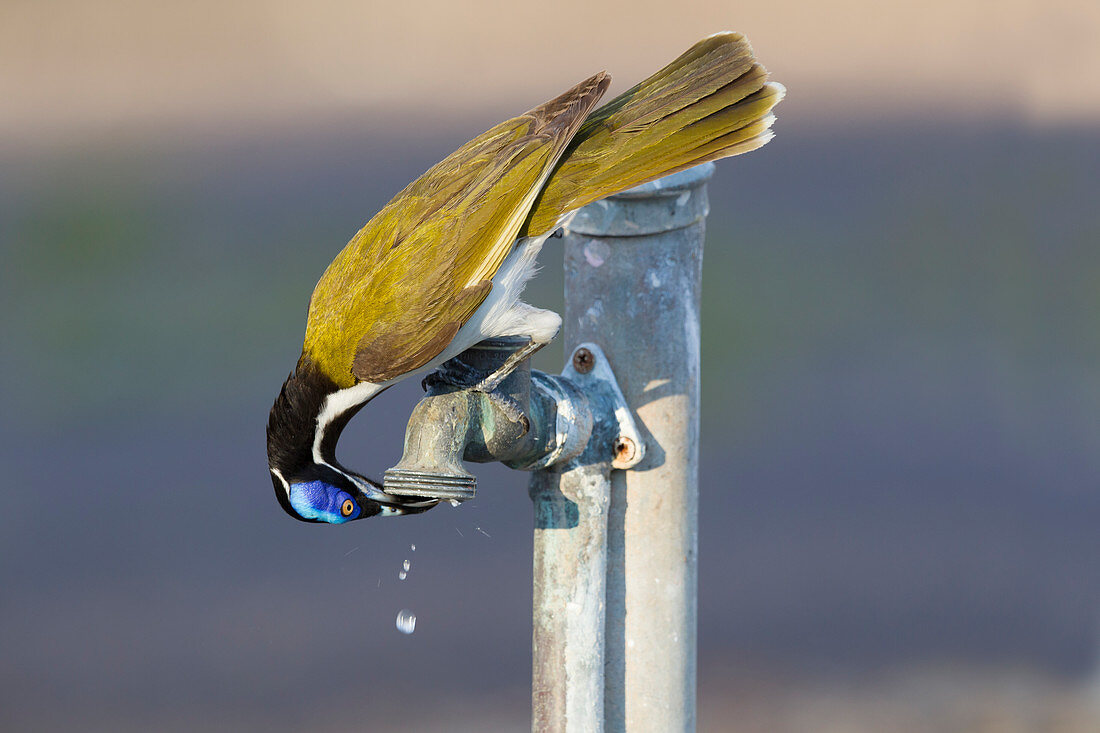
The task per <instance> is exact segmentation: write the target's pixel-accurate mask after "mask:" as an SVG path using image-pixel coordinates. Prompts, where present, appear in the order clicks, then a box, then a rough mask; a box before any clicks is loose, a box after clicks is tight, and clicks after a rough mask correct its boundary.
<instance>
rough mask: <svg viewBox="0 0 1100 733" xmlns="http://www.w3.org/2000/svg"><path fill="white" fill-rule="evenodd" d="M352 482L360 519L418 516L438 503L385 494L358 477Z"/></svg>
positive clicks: (377, 486) (368, 481) (380, 489)
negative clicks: (406, 515)
mask: <svg viewBox="0 0 1100 733" xmlns="http://www.w3.org/2000/svg"><path fill="white" fill-rule="evenodd" d="M352 481H353V482H354V483H355V485H356V486H358V487H359V496H358V498H357V501H358V502H359V509H360V514H359V516H360V517H364V518H365V517H373V516H382V517H394V516H397V515H399V514H419V513H420V512H426V511H428V510H429V509H431V508H432V507H433V506H435V505H436V504H438V503H439V499H418V498H414V497H411V496H409V497H405V496H396V495H394V494H387V493H386V492H385V491H383V490H382V487H381V486H379V485H378V484H376V483H374V482H373V481H370V480H368V479H363V478H361V477H358V476H356V477H355V478H353V479H352ZM379 508H380V509H379Z"/></svg>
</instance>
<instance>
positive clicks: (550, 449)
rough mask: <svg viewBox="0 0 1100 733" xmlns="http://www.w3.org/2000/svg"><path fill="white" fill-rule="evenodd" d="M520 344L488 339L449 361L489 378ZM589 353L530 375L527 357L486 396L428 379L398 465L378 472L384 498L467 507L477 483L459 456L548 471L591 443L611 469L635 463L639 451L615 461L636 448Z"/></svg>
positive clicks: (617, 396)
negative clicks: (557, 370) (562, 367)
mask: <svg viewBox="0 0 1100 733" xmlns="http://www.w3.org/2000/svg"><path fill="white" fill-rule="evenodd" d="M527 343H528V340H527V339H525V338H501V339H491V340H488V341H483V342H481V343H480V344H478V345H477V346H475V347H474V348H472V349H469V350H467V351H465V352H464V353H462V354H460V355H459V356H457V357H455V359H456V360H458V361H461V362H462V365H461V366H462V368H463V369H467V370H468V369H473V370H476V371H477V372H482V373H485V372H492V371H493V370H494V369H496V368H497V367H498V366H500V365H501V364H503V363H504V361H505V360H506V359H507V358H508V357H509V356H510V355H511V354H513V353H514V352H516V351H518V350H519V349H520V348H522V347H523V346H524V345H526V344H527ZM592 349H595V350H596V351H597V352H598V351H599V350H598V347H595V346H594V345H586V347H579V348H578V349H577V350H576V351H575V352H574V357H575V358H572V359H571V360H570V364H569V365H568V366H567V367H566V371H565V373H564V374H562V375H551V374H545V373H543V372H539V371H533V370H532V369H531V362H530V360H526V361H524V362H522V363H521V364H520V365H519V366H518V367H517V368H516V369H515V370H514V371H513V372H512V373H511V374H509V375H508V376H507V377H506V378H505V379H504V380H503V381H502V382H501V383H500V384H499V385H498V386H497V387H496V388H494V389H493V390H491V391H489V392H478V391H475V390H473V389H467V388H461V387H458V386H455V385H450V384H445V383H441V382H439V381H435V382H431V383H430V386H429V387H428V393H427V394H426V395H425V396H424V398H423V399H421V400H420V402H419V403H417V405H416V407H415V408H414V409H413V413H412V416H411V417H410V418H409V424H408V428H407V430H406V432H405V449H404V453H403V455H402V457H401V461H400V462H399V463H398V464H397V465H396V466H394V467H393V468H391V469H390V470H388V471H386V473H385V477H384V482H385V490H386V492H388V493H391V494H396V495H399V496H418V497H425V498H435V499H441V500H446V501H452V502H460V501H467V500H469V499H472V498H473V497H474V495H475V492H476V486H477V479H476V478H475V477H474V476H473V475H472V474H471V473H470V472H469V471H467V470H466V469H465V468H464V467H463V465H462V461H463V460H466V461H472V462H475V463H489V462H492V461H500V462H501V463H504V464H505V465H506V466H509V467H510V468H515V469H519V470H524V471H537V470H542V469H553V468H554V467H561V466H565V465H566V464H568V463H569V462H570V461H573V460H574V459H576V458H577V457H578V456H580V455H581V454H582V453H583V452H584V451H585V449H586V447H589V446H590V442H591V441H593V440H595V441H596V445H594V446H593V447H597V449H599V450H601V452H603V453H606V459H607V462H608V463H609V464H610V463H611V462H612V461H613V460H616V457H618V462H622V463H623V464H624V465H618V464H616V465H615V467H616V468H628V467H629V465H633V464H634V463H636V462H637V461H638V460H641V456H640V455H637V456H635V455H631V456H628V457H627V458H628V459H631V460H627V461H622V460H621V459H622V458H623V455H622V453H623V451H622V446H623V445H624V444H629V445H633V446H640V445H641V443H640V441H639V440H638V437H637V430H636V428H635V426H634V423H633V418H632V417H631V416H630V411H629V410H627V409H626V404H625V401H624V400H623V398H622V393H621V392H620V391H619V388H618V385H616V384H615V383H614V376H613V375H612V374H611V370H610V368H609V367H608V366H607V364H606V360H605V359H603V358H602V354H600V356H599V358H597V357H596V356H595V355H594V353H593V351H592ZM578 354H579V355H581V356H582V357H583V358H577V355H578ZM601 362H602V365H601ZM598 366H602V369H599V368H594V367H598ZM624 418H625V420H624ZM594 428H595V430H594ZM604 448H606V450H604ZM634 452H635V453H637V452H639V451H637V450H635V451H634ZM626 463H629V465H626Z"/></svg>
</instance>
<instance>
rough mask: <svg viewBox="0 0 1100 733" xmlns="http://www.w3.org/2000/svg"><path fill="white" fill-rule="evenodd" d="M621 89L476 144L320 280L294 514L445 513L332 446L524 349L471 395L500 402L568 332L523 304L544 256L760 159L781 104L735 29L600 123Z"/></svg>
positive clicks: (300, 395) (584, 96)
mask: <svg viewBox="0 0 1100 733" xmlns="http://www.w3.org/2000/svg"><path fill="white" fill-rule="evenodd" d="M610 83H611V77H610V75H609V74H608V73H607V72H606V71H602V72H600V73H598V74H596V75H594V76H592V77H590V78H588V79H586V80H584V81H582V82H581V83H579V84H577V85H576V86H574V87H573V88H571V89H569V90H568V91H566V92H565V93H563V94H561V95H560V96H558V97H555V98H554V99H551V100H550V101H548V102H546V103H545V104H542V105H539V106H537V107H535V108H534V109H532V110H530V111H528V112H526V113H524V114H522V115H519V116H518V117H514V118H512V119H509V120H507V121H505V122H502V123H500V124H498V125H496V126H495V127H493V128H491V129H489V130H488V131H486V132H484V133H482V134H481V135H478V136H477V137H475V138H474V139H473V140H471V141H470V142H468V143H466V144H465V145H463V146H462V147H460V148H459V149H458V150H456V151H455V152H454V153H452V154H451V155H449V156H447V157H446V158H445V159H443V160H442V161H441V162H439V163H437V164H436V165H434V166H432V167H431V168H430V169H428V171H427V172H425V173H424V174H423V175H421V176H420V177H419V178H417V179H416V180H415V181H413V182H412V183H410V184H409V185H408V186H407V187H405V189H404V190H402V191H401V192H400V193H398V194H397V195H396V196H394V198H393V199H392V200H391V201H390V202H389V203H388V204H386V206H385V207H384V208H382V210H381V211H379V212H378V213H377V214H376V215H375V216H374V217H373V218H372V219H371V220H370V221H369V222H367V224H366V225H364V226H363V228H362V229H360V230H359V231H358V232H357V233H356V234H355V236H354V237H352V239H351V241H350V242H348V244H347V245H346V246H345V247H344V249H343V250H342V251H341V252H340V253H339V254H337V255H336V257H335V259H333V261H332V263H331V264H330V265H329V266H328V268H327V269H326V270H325V271H324V273H323V274H322V275H321V278H320V280H319V281H318V282H317V286H316V288H315V289H314V291H313V294H312V296H311V297H310V301H309V309H308V316H307V320H306V331H305V338H304V341H303V345H302V352H301V356H300V357H299V359H298V362H297V364H296V365H295V367H294V369H293V371H292V372H291V373H290V375H289V376H288V377H287V379H286V381H285V382H284V383H283V386H282V389H281V390H280V391H279V395H278V397H277V398H276V399H275V403H274V405H273V406H272V408H271V412H270V415H269V418H268V424H267V455H268V468H269V471H270V474H271V481H272V485H273V486H274V489H275V495H276V498H277V500H278V502H279V504H280V505H281V506H282V508H283V509H284V510H285V511H286V513H287V514H289V515H290V516H292V517H294V518H295V519H299V520H302V521H305V522H315V523H329V524H344V523H347V522H350V521H354V520H358V519H363V518H366V517H371V516H391V515H402V514H416V513H419V512H423V511H426V510H428V509H430V508H432V507H433V506H435V505H436V504H437V503H438V500H433V499H424V498H422V497H417V498H413V497H400V496H396V495H392V494H388V493H386V492H385V491H384V490H383V486H382V485H381V484H379V483H378V482H376V481H373V480H371V479H368V478H366V477H365V476H363V475H362V474H360V473H357V472H354V471H352V470H349V469H347V468H345V467H344V466H343V465H342V464H341V463H340V462H339V461H338V460H337V459H336V445H337V442H338V440H339V438H340V434H341V431H342V430H343V429H344V427H345V426H346V425H347V424H348V422H349V421H350V420H351V419H352V418H353V417H354V416H355V415H356V414H357V413H358V412H359V411H360V410H361V409H362V408H363V407H364V406H366V405H367V404H368V403H369V402H370V401H371V400H372V399H373V398H374V397H375V396H377V395H378V394H379V393H380V392H382V391H383V390H385V389H387V388H388V387H390V386H392V385H393V384H396V383H397V382H399V381H401V380H402V379H405V378H408V377H410V376H413V375H425V374H430V373H432V372H433V370H436V369H437V368H439V367H440V366H441V365H443V364H444V363H445V362H447V361H448V360H450V359H452V358H453V357H455V356H458V355H459V354H461V353H462V352H463V351H465V350H466V349H468V348H470V347H471V346H473V345H475V344H477V343H478V342H480V341H483V340H485V339H488V338H497V337H503V336H523V337H527V338H528V339H529V341H528V342H527V346H525V347H523V348H521V349H520V350H519V351H517V352H516V353H515V354H513V355H512V356H511V357H510V358H509V359H508V361H507V362H505V364H504V365H503V366H501V367H500V368H498V369H497V370H496V371H495V372H494V373H492V374H485V375H473V376H470V377H469V380H470V381H469V383H468V384H464V386H467V387H471V388H473V389H475V390H480V391H484V392H489V391H491V390H492V388H493V387H494V386H495V385H496V384H498V383H499V382H500V380H501V379H503V377H505V376H507V374H508V372H509V371H511V370H512V369H514V368H515V366H516V365H518V364H519V363H520V362H521V361H522V360H523V359H525V358H527V357H528V356H530V354H531V353H533V351H534V350H536V349H538V348H540V347H541V346H543V345H545V344H546V343H548V342H549V341H551V340H552V339H553V338H554V336H555V335H556V334H557V332H558V330H559V328H560V326H561V318H560V317H559V316H558V314H556V313H554V312H553V311H549V310H544V309H540V308H536V307H534V306H532V305H529V304H527V303H525V302H523V301H522V300H521V295H522V293H523V289H524V286H525V285H526V283H527V282H528V280H530V279H531V277H532V276H534V274H535V270H536V257H537V255H538V253H539V250H540V248H541V247H542V246H543V244H544V242H545V241H546V240H547V239H548V238H549V237H550V236H551V235H553V234H555V233H556V232H558V231H559V229H560V228H561V227H562V226H564V225H566V224H567V223H568V221H569V218H570V217H571V216H572V214H573V213H575V212H576V211H577V210H578V209H580V208H581V207H583V206H585V205H587V204H589V203H592V202H594V201H597V200H599V199H602V198H605V197H607V196H609V195H611V194H614V193H618V192H620V191H623V190H626V189H629V188H632V187H634V186H637V185H640V184H642V183H646V182H648V181H651V180H655V179H657V178H660V177H663V176H666V175H669V174H671V173H675V172H677V171H681V170H685V169H687V168H691V167H694V166H696V165H700V164H702V163H705V162H708V161H712V160H717V159H719V158H726V157H729V156H733V155H738V154H740V153H746V152H749V151H751V150H755V149H757V148H759V147H761V146H763V145H764V144H765V143H767V142H768V141H769V140H771V138H772V135H773V133H772V131H771V127H772V124H773V122H774V121H775V116H774V114H772V108H773V107H774V106H775V105H776V104H777V103H779V101H780V100H781V99H782V98H783V96H784V94H785V93H786V90H785V88H784V87H783V86H782V85H781V84H779V83H776V82H773V81H770V80H769V74H768V72H767V70H766V69H765V68H764V67H763V66H762V65H761V64H760V63H758V62H757V61H756V58H755V55H754V52H753V49H752V47H751V46H750V44H749V42H748V40H747V39H746V38H745V37H744V36H743V35H742V34H740V33H734V32H729V31H726V32H722V33H716V34H714V35H711V36H708V37H707V38H704V39H702V40H701V41H699V42H698V43H696V44H695V45H693V46H692V47H691V48H690V49H688V50H687V51H686V52H685V53H683V54H682V55H681V56H679V57H678V58H677V59H675V60H674V61H672V62H671V63H670V64H668V65H667V66H665V67H664V68H663V69H661V70H660V71H658V72H657V73H655V74H653V75H652V76H650V77H649V78H647V79H645V80H644V81H642V82H640V83H639V84H637V85H635V86H634V87H632V88H630V89H628V90H627V91H625V92H623V93H622V94H620V95H619V96H617V97H615V98H614V99H613V100H611V101H610V102H608V103H607V104H605V105H603V106H602V107H598V108H597V106H596V105H597V103H598V102H599V101H600V99H601V98H602V96H603V94H604V92H605V91H606V90H607V88H608V85H609V84H610Z"/></svg>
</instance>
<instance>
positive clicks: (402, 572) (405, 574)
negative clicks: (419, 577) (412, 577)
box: [397, 570, 409, 580]
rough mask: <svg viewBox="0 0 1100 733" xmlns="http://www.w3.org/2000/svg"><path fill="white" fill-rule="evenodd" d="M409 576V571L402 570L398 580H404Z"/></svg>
mask: <svg viewBox="0 0 1100 733" xmlns="http://www.w3.org/2000/svg"><path fill="white" fill-rule="evenodd" d="M407 577H409V574H408V573H407V572H405V571H404V570H402V571H401V572H400V573H398V574H397V579H398V580H404V579H405V578H407Z"/></svg>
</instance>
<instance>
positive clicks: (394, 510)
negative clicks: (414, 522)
mask: <svg viewBox="0 0 1100 733" xmlns="http://www.w3.org/2000/svg"><path fill="white" fill-rule="evenodd" d="M386 496H387V497H389V499H388V500H387V501H379V502H377V503H378V504H379V505H380V506H381V507H382V511H381V512H380V515H379V516H383V517H395V516H397V515H399V514H420V513H421V512H426V511H428V510H429V509H431V508H432V507H433V506H435V505H436V504H438V503H439V499H417V500H414V501H409V500H408V499H406V498H404V497H398V496H393V495H392V494H386Z"/></svg>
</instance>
